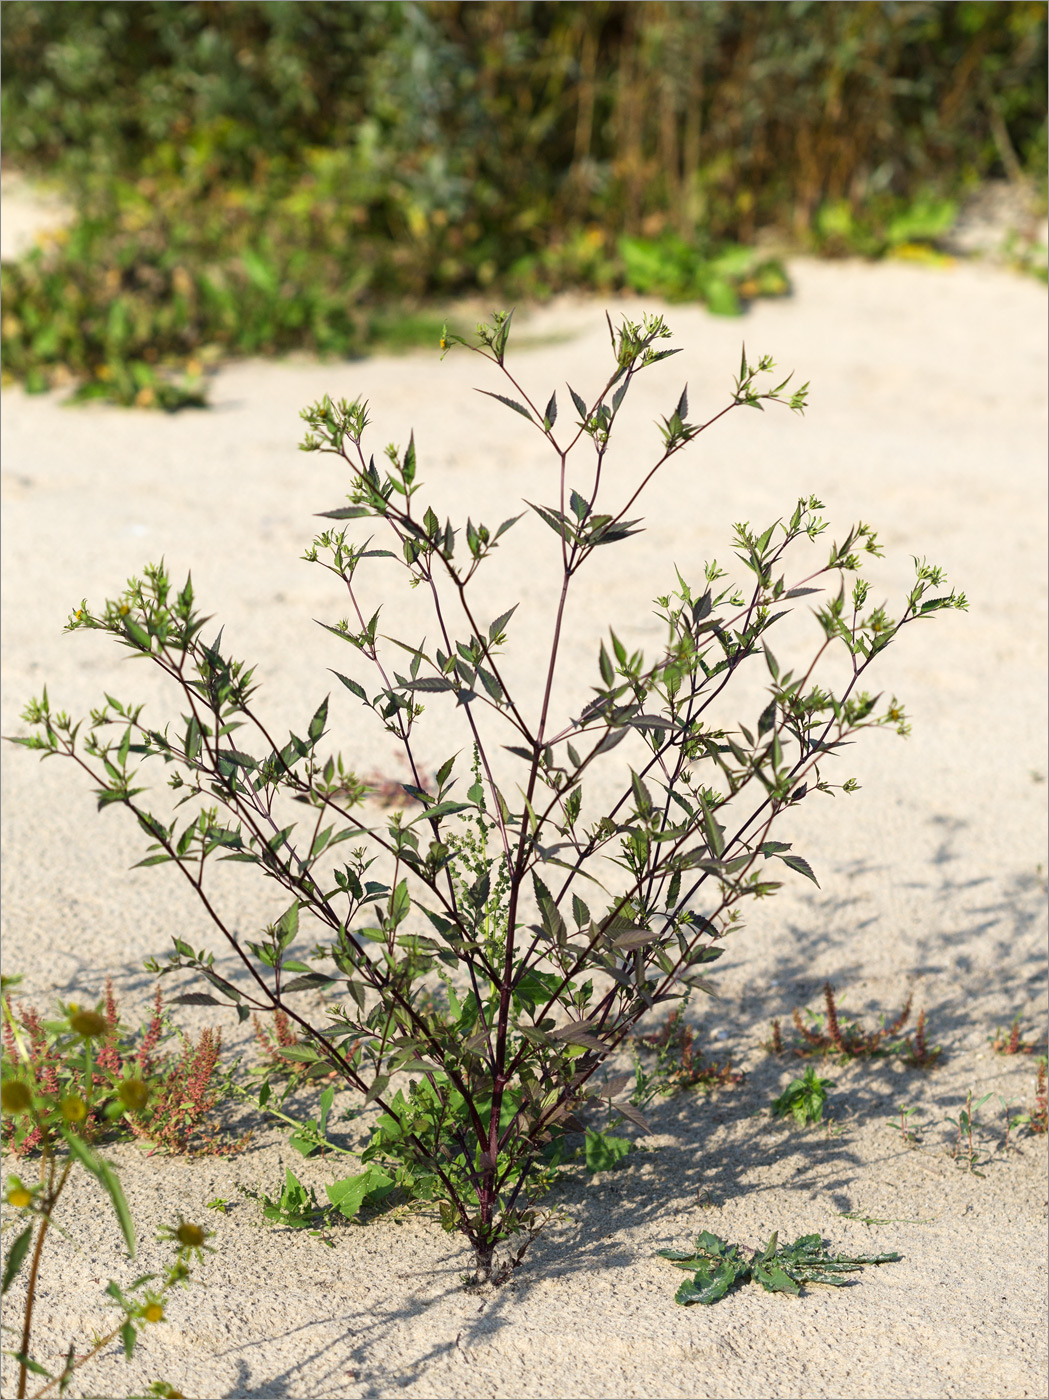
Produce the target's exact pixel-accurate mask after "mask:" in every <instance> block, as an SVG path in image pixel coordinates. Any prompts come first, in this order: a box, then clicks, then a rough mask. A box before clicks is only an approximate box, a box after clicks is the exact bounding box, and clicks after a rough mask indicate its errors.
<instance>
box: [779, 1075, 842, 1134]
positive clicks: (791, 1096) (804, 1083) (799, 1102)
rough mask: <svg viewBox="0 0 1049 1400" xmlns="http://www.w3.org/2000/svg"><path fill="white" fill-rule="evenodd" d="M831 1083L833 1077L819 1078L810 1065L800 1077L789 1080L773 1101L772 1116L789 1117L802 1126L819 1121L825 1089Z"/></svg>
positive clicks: (824, 1100) (824, 1101) (825, 1100)
mask: <svg viewBox="0 0 1049 1400" xmlns="http://www.w3.org/2000/svg"><path fill="white" fill-rule="evenodd" d="M833 1085H834V1080H833V1079H820V1077H819V1076H818V1075H817V1073H816V1071H815V1070H814V1069H813V1068H812V1066H811V1065H810V1066H809V1068H808V1069H807V1070H806V1071H805V1073H804V1074H803V1075H802V1077H801V1078H800V1079H792V1080H791V1082H790V1083H789V1084H788V1085H787V1087H786V1088H785V1089H784V1091H783V1093H782V1094H780V1096H779V1098H778V1099H776V1101H775V1102H774V1103H773V1105H772V1116H773V1118H787V1117H791V1118H793V1119H794V1121H795V1123H799V1124H800V1125H801V1126H802V1127H806V1126H808V1125H809V1124H811V1123H819V1122H821V1121H822V1119H823V1110H824V1107H825V1106H826V1103H827V1090H828V1089H830V1088H832V1087H833Z"/></svg>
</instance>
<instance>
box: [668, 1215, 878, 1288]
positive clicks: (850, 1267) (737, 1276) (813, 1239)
mask: <svg viewBox="0 0 1049 1400" xmlns="http://www.w3.org/2000/svg"><path fill="white" fill-rule="evenodd" d="M778 1238H779V1237H778V1234H777V1233H775V1232H774V1233H773V1234H772V1235H771V1236H770V1237H769V1241H768V1243H767V1244H766V1245H765V1248H764V1249H762V1250H760V1251H759V1252H758V1253H756V1254H755V1255H754V1256H753V1257H752V1258H750V1259H746V1258H744V1256H743V1255H742V1254H741V1253H740V1248H739V1245H735V1244H732V1245H730V1244H726V1243H725V1241H724V1240H723V1239H721V1237H720V1236H719V1235H712V1234H711V1233H710V1232H709V1231H707V1230H704V1231H703V1232H702V1234H700V1235H699V1236H698V1238H697V1239H696V1243H695V1246H694V1247H693V1249H692V1250H691V1251H685V1252H682V1251H679V1250H676V1249H660V1250H658V1251H657V1253H658V1254H659V1256H660V1257H661V1258H662V1259H669V1260H670V1262H671V1263H672V1264H674V1265H675V1266H676V1267H677V1268H679V1269H685V1270H687V1271H688V1272H689V1273H691V1274H692V1278H690V1279H688V1280H686V1281H685V1282H684V1283H683V1284H682V1285H681V1287H680V1288H679V1289H678V1290H677V1292H676V1293H675V1294H674V1301H675V1303H681V1304H682V1305H683V1306H684V1307H689V1306H691V1305H692V1304H693V1303H716V1302H717V1301H718V1299H719V1298H723V1297H724V1296H725V1294H726V1293H727V1292H728V1291H729V1289H730V1288H733V1287H735V1286H736V1284H739V1283H746V1282H748V1281H750V1282H753V1283H760V1284H761V1286H762V1288H764V1290H765V1292H766V1293H793V1294H795V1295H797V1294H799V1293H800V1292H801V1290H802V1287H803V1285H805V1284H809V1283H826V1284H829V1285H830V1286H831V1287H832V1288H842V1287H844V1286H845V1284H846V1283H848V1282H849V1280H848V1279H846V1278H843V1277H842V1275H843V1274H850V1273H855V1272H857V1270H859V1269H862V1268H864V1267H865V1266H866V1265H868V1264H892V1263H895V1262H896V1261H897V1260H898V1259H899V1258H900V1257H901V1256H900V1255H899V1254H857V1255H847V1254H828V1253H827V1251H826V1250H825V1249H824V1246H823V1240H822V1239H821V1238H820V1236H819V1235H800V1236H799V1237H798V1238H797V1239H796V1240H795V1241H794V1243H793V1244H787V1245H783V1246H782V1247H780V1246H779V1244H778Z"/></svg>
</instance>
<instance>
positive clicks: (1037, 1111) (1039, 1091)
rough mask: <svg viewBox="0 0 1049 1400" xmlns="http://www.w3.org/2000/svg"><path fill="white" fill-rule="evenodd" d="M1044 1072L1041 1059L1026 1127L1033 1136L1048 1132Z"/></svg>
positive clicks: (1048, 1105) (1048, 1119)
mask: <svg viewBox="0 0 1049 1400" xmlns="http://www.w3.org/2000/svg"><path fill="white" fill-rule="evenodd" d="M1045 1071H1046V1061H1045V1060H1044V1059H1042V1060H1041V1061H1040V1062H1039V1065H1038V1077H1037V1079H1036V1080H1035V1086H1034V1112H1033V1113H1032V1114H1031V1122H1030V1124H1029V1125H1028V1126H1029V1127H1030V1130H1031V1132H1032V1133H1035V1134H1042V1133H1045V1132H1049V1095H1047V1093H1046V1073H1045Z"/></svg>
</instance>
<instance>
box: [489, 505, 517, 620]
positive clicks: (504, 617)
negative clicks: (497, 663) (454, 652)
mask: <svg viewBox="0 0 1049 1400" xmlns="http://www.w3.org/2000/svg"><path fill="white" fill-rule="evenodd" d="M517 518H518V519H520V516H518V517H517ZM520 606H521V605H520V603H515V604H514V605H513V607H512V608H507V610H506V612H504V613H500V614H499V616H498V617H497V618H496V619H495V621H494V622H493V623H492V625H491V626H490V627H489V629H488V640H489V642H494V641H495V639H496V637H499V636H501V635H502V633H503V632H504V631H505V629H506V624H507V623H508V622H509V621H510V619H511V618H512V617H513V615H514V613H515V612H516V611H517V609H518V608H519V607H520Z"/></svg>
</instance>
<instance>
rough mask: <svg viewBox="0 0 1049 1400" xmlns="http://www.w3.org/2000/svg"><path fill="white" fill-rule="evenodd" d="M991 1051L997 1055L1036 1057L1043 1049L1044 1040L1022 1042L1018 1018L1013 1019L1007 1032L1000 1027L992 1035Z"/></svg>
mask: <svg viewBox="0 0 1049 1400" xmlns="http://www.w3.org/2000/svg"><path fill="white" fill-rule="evenodd" d="M991 1049H992V1050H994V1051H996V1052H997V1053H998V1054H999V1055H1036V1054H1038V1053H1039V1052H1040V1051H1044V1049H1045V1040H1044V1038H1043V1039H1042V1040H1041V1041H1037V1040H1024V1039H1022V1038H1021V1035H1020V1017H1019V1016H1017V1017H1015V1018H1014V1020H1013V1023H1012V1025H1011V1026H1010V1027H1009V1029H1008V1030H1003V1029H1002V1027H1001V1026H999V1027H998V1029H997V1030H996V1031H995V1033H994V1038H993V1039H992V1041H991Z"/></svg>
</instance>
